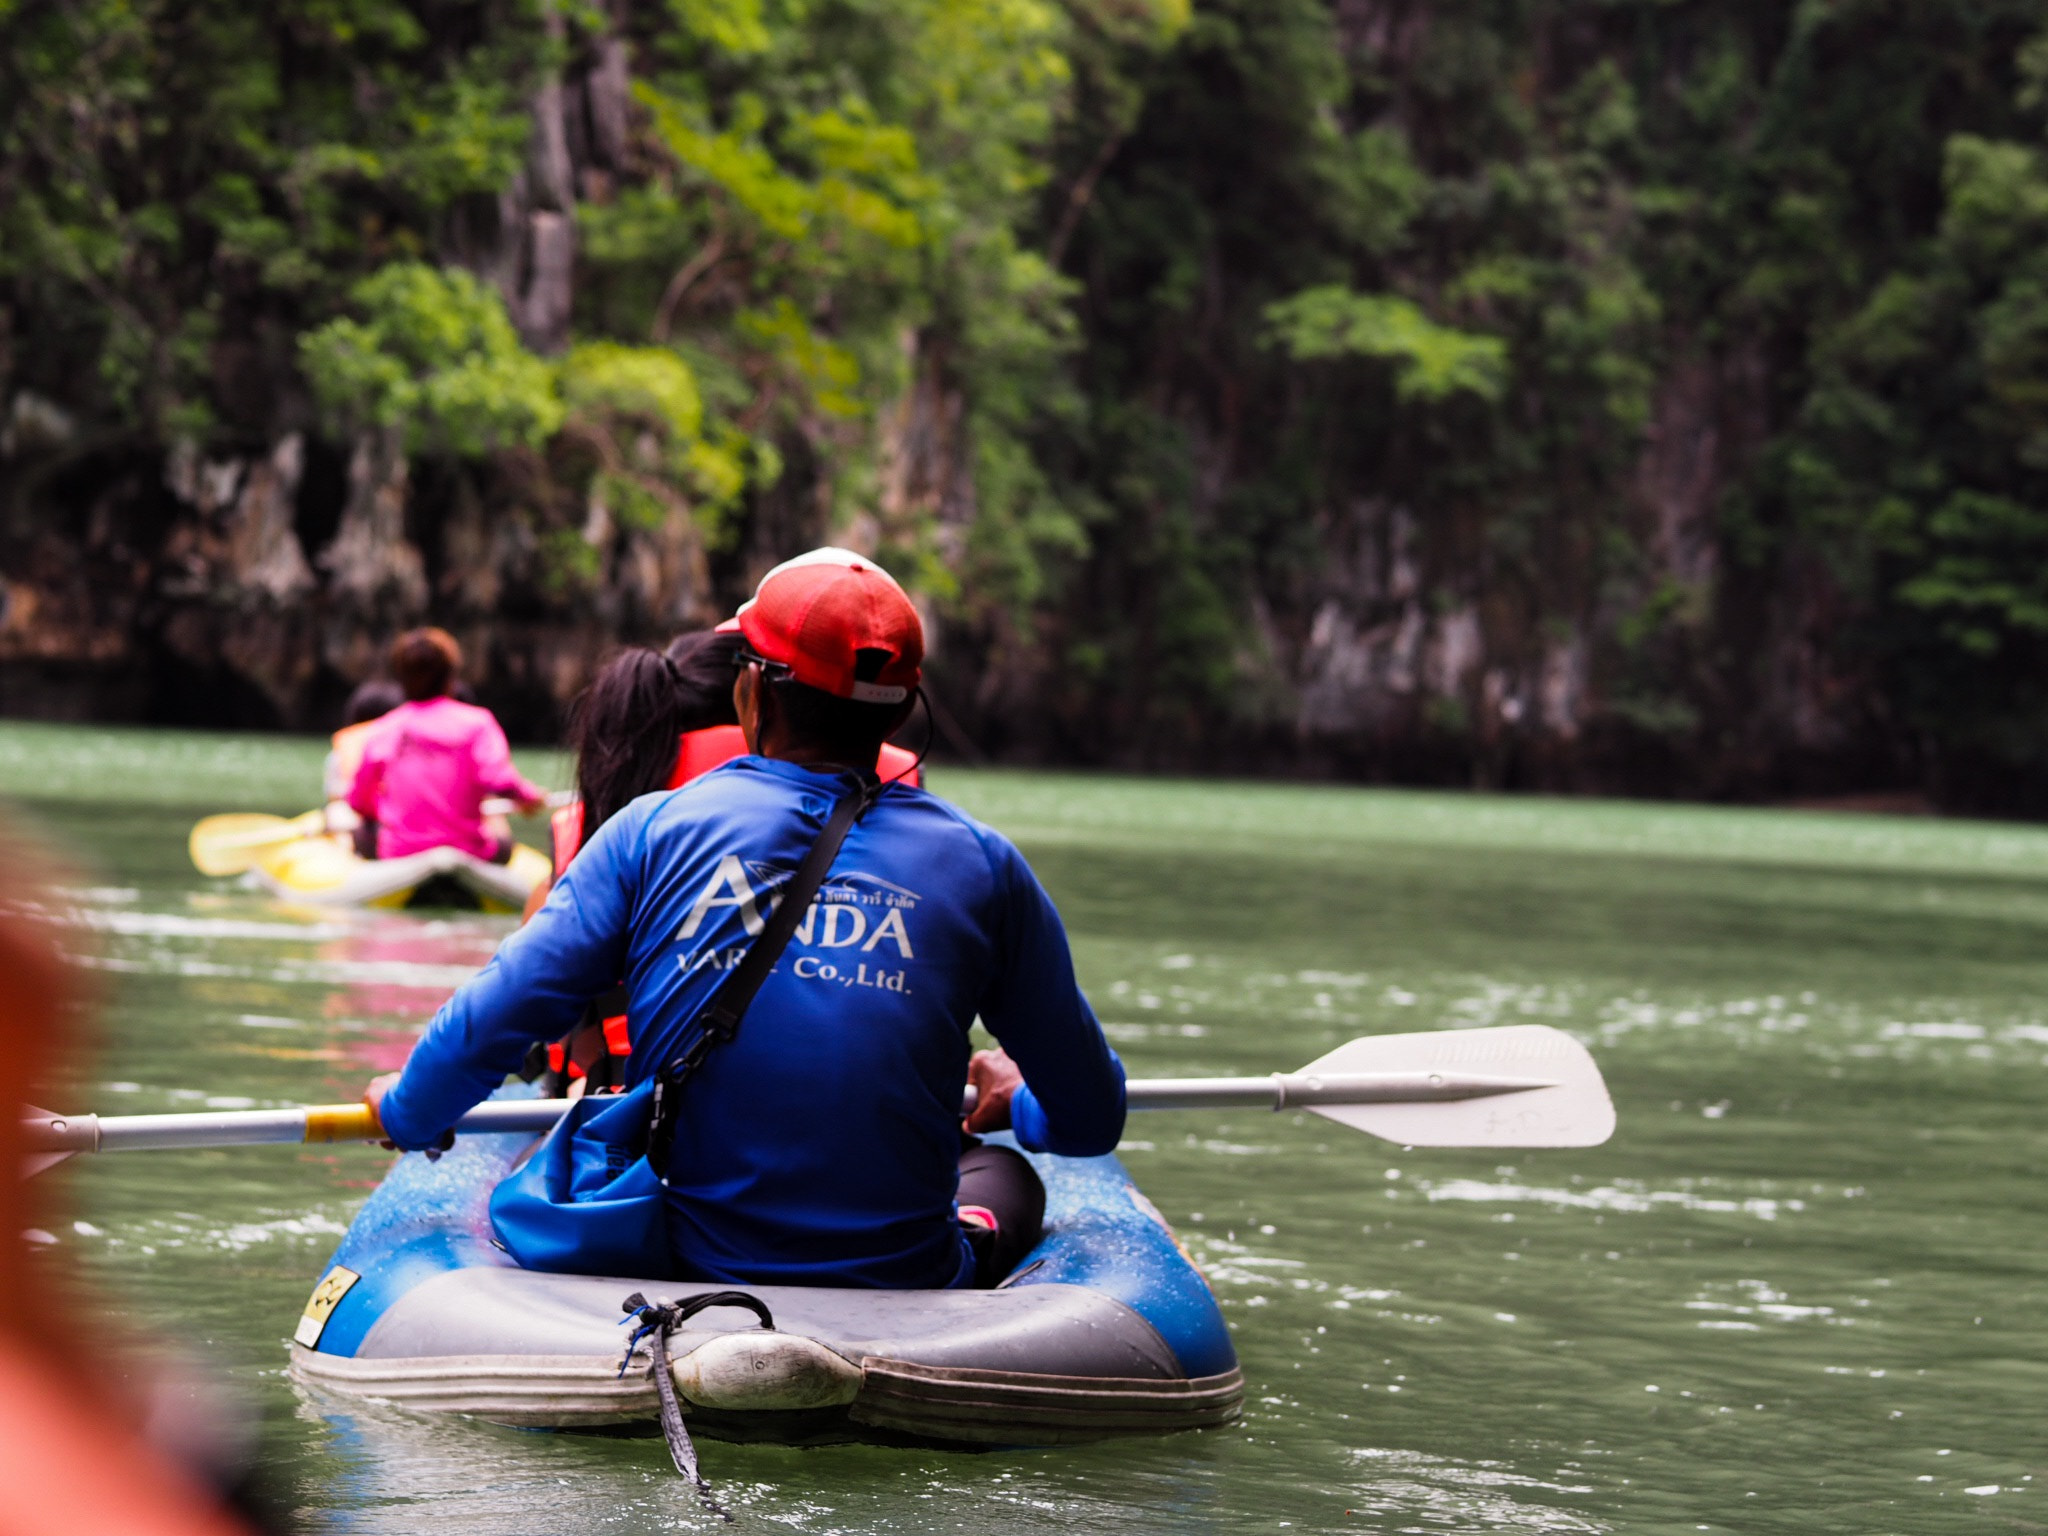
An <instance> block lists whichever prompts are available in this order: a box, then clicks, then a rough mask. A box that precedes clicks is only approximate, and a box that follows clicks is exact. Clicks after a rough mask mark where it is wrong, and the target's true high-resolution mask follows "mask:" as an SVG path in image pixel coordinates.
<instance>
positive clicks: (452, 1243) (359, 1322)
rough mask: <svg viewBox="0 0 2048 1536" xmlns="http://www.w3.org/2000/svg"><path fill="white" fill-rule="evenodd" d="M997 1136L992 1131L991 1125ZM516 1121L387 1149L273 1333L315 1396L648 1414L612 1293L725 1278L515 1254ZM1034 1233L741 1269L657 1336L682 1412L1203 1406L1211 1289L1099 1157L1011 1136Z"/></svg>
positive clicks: (813, 1429)
mask: <svg viewBox="0 0 2048 1536" xmlns="http://www.w3.org/2000/svg"><path fill="white" fill-rule="evenodd" d="M994 1139H1001V1138H994ZM531 1144H532V1138H531V1136H530V1135H486V1136H465V1137H463V1138H461V1140H460V1141H459V1142H458V1143H457V1145H456V1148H455V1150H454V1151H453V1152H450V1153H448V1154H446V1155H445V1156H443V1157H442V1158H441V1159H440V1160H439V1161H438V1162H431V1163H430V1162H428V1161H427V1160H426V1159H425V1158H424V1157H422V1156H419V1155H417V1154H414V1155H408V1156H406V1157H402V1158H400V1159H399V1160H398V1161H397V1162H396V1163H395V1164H394V1165H393V1167H392V1171H391V1173H390V1175H389V1176H388V1177H387V1178H386V1179H385V1180H384V1182H383V1183H382V1184H381V1185H380V1186H379V1187H378V1189H377V1191H376V1192H375V1193H374V1194H373V1195H372V1196H371V1198H370V1200H369V1202H368V1203H367V1204H366V1205H365V1206H364V1207H363V1210H362V1212H361V1213H360V1214H359V1215H358V1216H357V1218H356V1220H355V1222H354V1224H353V1225H352V1226H351V1227H350V1228H349V1231H348V1233H347V1235H346V1236H345V1237H344V1238H343V1240H342V1243H341V1246H340V1248H339V1249H338V1250H337V1251H336V1253H335V1255H334V1258H333V1260H332V1262H331V1263H330V1264H329V1266H328V1268H327V1270H326V1272H325V1273H324V1274H323V1275H322V1276H321V1279H320V1282H319V1284H318V1285H317V1286H316V1288H315V1290H314V1293H313V1297H312V1299H311V1300H310V1301H309V1302H308V1303H307V1307H306V1311H305V1313H304V1315H303V1316H302V1317H301V1318H300V1320H299V1325H298V1328H297V1331H296V1333H295V1335H294V1339H293V1343H292V1345H291V1372H292V1375H293V1377H294V1378H295V1379H296V1380H297V1381H298V1382H299V1383H301V1385H302V1386H303V1387H304V1388H306V1389H307V1390H308V1391H309V1392H311V1393H313V1394H314V1395H316V1396H327V1395H333V1396H335V1397H338V1398H343V1399H363V1398H372V1399H378V1400H382V1401H385V1402H389V1403H393V1404H397V1405H399V1406H400V1407H403V1408H407V1409H410V1410H414V1411H418V1412H424V1413H456V1414H469V1415H474V1416H476V1417H478V1418H482V1419H486V1420H490V1421H493V1422H496V1423H503V1424H517V1425H529V1426H544V1427H553V1428H583V1429H604V1428H617V1427H626V1426H632V1427H636V1428H637V1427H641V1426H645V1427H648V1428H651V1427H652V1425H653V1422H654V1419H655V1416H656V1394H655V1386H654V1381H653V1361H652V1357H651V1355H650V1353H649V1351H648V1349H647V1348H646V1347H645V1346H644V1345H643V1346H641V1347H640V1348H639V1349H638V1350H636V1351H635V1352H634V1354H633V1357H632V1358H631V1359H630V1360H628V1361H625V1362H624V1363H625V1369H624V1371H623V1372H622V1371H621V1370H620V1366H621V1362H622V1355H623V1353H624V1349H625V1344H626V1340H627V1338H628V1337H629V1333H630V1330H628V1329H626V1328H622V1327H620V1326H619V1323H620V1319H621V1318H622V1316H623V1315H624V1314H623V1312H622V1310H621V1308H622V1304H623V1303H624V1301H625V1298H626V1297H627V1296H629V1295H631V1294H633V1293H634V1292H641V1293H644V1294H645V1295H646V1296H647V1297H648V1298H649V1299H650V1300H653V1301H656V1302H665V1301H671V1300H682V1299H684V1298H686V1297H688V1296H690V1295H692V1294H696V1293H700V1292H705V1291H712V1290H721V1289H733V1288H732V1287H722V1286H714V1285H701V1284H691V1283H687V1282H673V1283H672V1282H662V1281H649V1280H644V1279H635V1278H632V1277H619V1278H616V1279H613V1278H604V1277H591V1276H582V1275H553V1274H542V1273H538V1272H535V1271H529V1270H522V1269H519V1268H517V1267H516V1266H514V1265H513V1264H512V1263H511V1261H510V1260H509V1259H508V1258H507V1256H506V1255H505V1253H504V1252H503V1251H502V1250H501V1249H499V1248H498V1247H497V1246H496V1245H495V1244H494V1243H493V1242H492V1240H491V1230H490V1217H489V1210H488V1202H489V1198H490V1191H491V1189H492V1188H493V1187H494V1186H495V1185H496V1184H497V1182H498V1181H499V1180H500V1179H501V1178H502V1177H503V1176H504V1175H505V1173H506V1172H508V1171H509V1170H510V1168H511V1167H512V1165H513V1163H514V1161H515V1159H516V1158H517V1157H518V1155H519V1154H520V1153H521V1152H522V1151H523V1150H524V1149H525V1148H526V1147H528V1146H530V1145H531ZM1027 1155H1028V1156H1030V1157H1031V1159H1032V1162H1033V1165H1034V1166H1035V1167H1036V1168H1037V1169H1038V1171H1039V1174H1040V1176H1041V1177H1042V1178H1043V1179H1044V1181H1045V1186H1046V1231H1045V1237H1044V1239H1043V1241H1041V1242H1040V1244H1039V1245H1038V1247H1037V1248H1036V1249H1034V1250H1033V1251H1032V1252H1031V1253H1030V1254H1028V1255H1026V1256H1025V1259H1024V1261H1023V1262H1022V1263H1021V1264H1019V1265H1018V1267H1017V1269H1016V1271H1015V1272H1014V1273H1013V1274H1012V1275H1011V1276H1010V1277H1009V1278H1008V1279H1007V1280H1006V1281H1005V1282H1004V1283H1003V1284H1002V1285H1001V1286H1000V1287H999V1288H997V1289H995V1290H992V1291H874V1290H855V1289H836V1288H825V1287H811V1286H747V1287H739V1288H738V1289H742V1290H744V1291H746V1292H747V1294H749V1295H751V1296H753V1297H755V1298H757V1299H758V1300H759V1301H761V1302H762V1303H763V1304H765V1305H766V1306H767V1308H768V1309H769V1312H770V1314H771V1315H772V1316H773V1318H774V1327H773V1329H764V1328H763V1327H762V1326H761V1324H760V1322H759V1320H758V1319H757V1318H756V1317H755V1316H754V1315H753V1314H752V1313H751V1312H749V1311H746V1310H743V1309H740V1308H736V1307H718V1308H712V1309H707V1310H705V1311H703V1312H699V1313H698V1314H697V1315H696V1316H694V1317H692V1318H690V1319H689V1320H688V1321H687V1322H686V1323H685V1324H684V1325H683V1326H682V1328H681V1329H679V1330H678V1331H677V1332H676V1333H675V1334H674V1335H673V1336H672V1337H671V1339H670V1343H669V1354H670V1360H671V1369H672V1373H673V1377H674V1380H675V1384H676V1387H677V1390H678V1394H679V1396H680V1398H681V1401H682V1404H683V1407H684V1410H685V1412H686V1414H687V1415H688V1419H689V1424H690V1428H691V1431H692V1433H693V1434H699V1435H704V1436H709V1437H711V1438H714V1439H726V1440H740V1441H775V1442H782V1443H788V1444H799V1445H810V1444H825V1443H834V1442H845V1441H865V1442H870V1443H877V1444H938V1445H950V1446H962V1447H982V1448H986V1447H990V1446H1032V1445H1056V1444H1067V1443H1074V1442H1080V1441H1090V1440H1099V1439H1104V1438H1108V1437H1111V1436H1119V1435H1133V1434H1140V1435H1151V1434H1162V1433H1169V1432H1172V1431H1177V1430H1185V1429H1200V1428H1208V1427H1213V1426H1217V1425H1222V1424H1227V1423H1230V1422H1231V1421H1233V1420H1234V1419H1236V1417H1237V1416H1238V1413H1239V1411H1240V1408H1241V1406H1242V1403H1243V1399H1244V1379H1243V1376H1242V1374H1241V1373H1240V1371H1239V1369H1238V1364H1237V1357H1236V1353H1235V1351H1234V1350H1233V1348H1232V1346H1231V1342H1230V1334H1229V1329H1228V1327H1227V1326H1226V1325H1225V1323H1224V1321H1223V1317H1222V1314H1221V1312H1220V1311H1219V1310H1218V1308H1217V1305H1216V1301H1215V1297H1214V1296H1213V1295H1212V1294H1211V1292H1210V1290H1209V1287H1208V1284H1207V1282H1206V1281H1205V1280H1204V1279H1203V1278H1202V1275H1201V1273H1200V1271H1199V1270H1198V1269H1196V1267H1195V1265H1194V1264H1193V1262H1192V1261H1191V1260H1190V1259H1189V1258H1188V1257H1187V1255H1186V1253H1185V1252H1184V1251H1183V1250H1182V1248H1181V1246H1180V1244H1179V1242H1178V1241H1177V1239H1176V1238H1175V1237H1174V1235H1173V1232H1172V1230H1171V1229H1170V1228H1169V1227H1168V1226H1167V1224H1166V1221H1165V1219H1164V1218H1163V1217H1162V1216H1161V1215H1160V1214H1159V1212H1158V1211H1157V1209H1155V1208H1154V1207H1153V1205H1152V1203H1151V1202H1150V1201H1149V1200H1147V1199H1146V1198H1145V1196H1144V1195H1143V1194H1142V1193H1140V1192H1139V1190H1138V1189H1137V1187H1136V1186H1135V1185H1134V1184H1133V1183H1132V1182H1131V1180H1130V1177H1129V1175H1128V1174H1127V1173H1126V1172H1125V1171H1124V1168H1123V1165H1122V1164H1121V1163H1119V1162H1118V1161H1117V1159H1115V1158H1114V1157H1098V1158H1059V1157H1048V1156H1040V1155H1036V1154H1027Z"/></svg>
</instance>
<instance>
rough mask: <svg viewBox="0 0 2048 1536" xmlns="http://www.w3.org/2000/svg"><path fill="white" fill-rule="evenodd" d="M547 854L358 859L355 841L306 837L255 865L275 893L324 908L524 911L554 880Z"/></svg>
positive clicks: (448, 851)
mask: <svg viewBox="0 0 2048 1536" xmlns="http://www.w3.org/2000/svg"><path fill="white" fill-rule="evenodd" d="M550 872H551V866H550V865H549V863H548V857H547V855H546V854H544V853H541V852H540V851H539V850H537V849H533V848H529V847H527V846H526V845H525V844H524V843H514V844H513V845H512V858H511V860H510V861H509V862H508V863H504V864H491V863H487V862H486V861H484V860H483V859H479V858H476V857H475V856H473V855H471V854H467V853H464V852H462V850H460V849H459V848H429V849H428V850H426V851H425V852H424V853H415V854H410V855H408V856H407V857H405V858H402V859H364V858H358V857H357V856H356V852H355V850H354V848H353V847H352V846H350V843H349V839H348V838H346V837H340V836H331V837H301V838H297V839H295V840H293V841H291V842H287V843H281V844H278V845H276V846H275V847H272V848H267V849H265V850H264V853H263V856H262V857H261V858H260V859H258V860H257V861H256V862H255V864H254V865H253V866H252V867H251V869H250V873H251V874H252V875H254V876H255V878H256V881H257V883H258V884H260V885H262V886H263V887H264V888H265V889H266V890H268V891H270V892H271V893H273V894H274V895H278V896H283V897H287V898H289V899H290V900H293V901H299V902H310V903H313V904H315V905H319V906H351V907H385V908H393V907H404V906H410V905H412V904H413V903H414V902H415V901H418V902H419V903H420V904H421V905H423V906H456V905H459V906H469V905H475V906H479V907H482V908H483V909H484V910H485V911H486V912H518V911H520V910H522V909H523V908H524V907H525V905H526V898H527V897H528V896H530V895H532V894H533V891H534V888H535V887H536V886H538V885H539V884H540V883H541V882H542V881H543V880H545V879H547V878H548V875H549V873H550Z"/></svg>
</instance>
